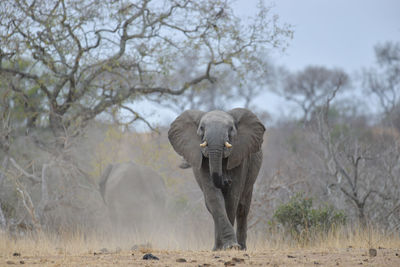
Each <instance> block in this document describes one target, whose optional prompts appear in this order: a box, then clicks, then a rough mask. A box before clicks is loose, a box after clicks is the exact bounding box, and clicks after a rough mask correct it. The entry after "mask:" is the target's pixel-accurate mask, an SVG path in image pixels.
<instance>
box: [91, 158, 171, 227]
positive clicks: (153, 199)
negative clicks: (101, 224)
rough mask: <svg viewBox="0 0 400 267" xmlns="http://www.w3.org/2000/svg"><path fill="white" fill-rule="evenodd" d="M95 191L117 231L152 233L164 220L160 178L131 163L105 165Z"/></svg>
mask: <svg viewBox="0 0 400 267" xmlns="http://www.w3.org/2000/svg"><path fill="white" fill-rule="evenodd" d="M99 189H100V193H101V196H102V198H103V200H104V203H105V204H106V206H107V210H108V215H109V216H110V220H111V223H112V225H113V226H114V227H116V228H117V230H135V231H140V232H142V231H143V230H153V229H149V227H154V226H155V225H158V223H160V220H161V219H162V218H163V217H164V215H163V214H164V208H165V203H166V199H167V195H166V187H165V183H164V180H163V178H162V177H161V176H160V175H159V174H157V173H156V172H155V171H153V170H152V169H150V168H148V167H146V166H143V165H139V164H136V163H134V162H125V163H116V164H109V165H108V166H107V168H106V169H105V171H104V172H103V174H102V176H101V178H100V182H99Z"/></svg>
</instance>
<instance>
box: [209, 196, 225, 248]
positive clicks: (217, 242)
mask: <svg viewBox="0 0 400 267" xmlns="http://www.w3.org/2000/svg"><path fill="white" fill-rule="evenodd" d="M206 207H207V210H208V212H210V214H211V210H210V208H209V207H208V205H207V202H206ZM222 245H223V244H222V239H221V236H220V234H219V231H218V229H217V225H216V224H215V223H214V248H213V250H214V251H215V250H221V249H222Z"/></svg>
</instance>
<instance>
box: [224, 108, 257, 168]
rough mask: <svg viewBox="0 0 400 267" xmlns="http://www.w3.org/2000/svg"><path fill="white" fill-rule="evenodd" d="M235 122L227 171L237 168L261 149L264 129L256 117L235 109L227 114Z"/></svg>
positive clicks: (242, 109)
mask: <svg viewBox="0 0 400 267" xmlns="http://www.w3.org/2000/svg"><path fill="white" fill-rule="evenodd" d="M228 113H229V114H230V115H231V116H232V117H233V119H234V120H235V124H236V129H237V134H236V135H235V136H234V137H233V140H232V143H233V147H232V153H231V155H230V156H229V158H228V165H227V169H228V170H230V169H233V168H235V167H237V166H239V165H240V164H241V163H242V161H243V160H244V159H245V158H246V157H248V156H249V155H250V154H251V153H255V152H257V151H259V150H260V149H261V145H262V142H263V136H264V132H265V127H264V125H263V124H262V123H261V121H260V120H259V119H258V118H257V116H256V115H255V114H254V113H253V112H251V111H250V110H248V109H245V108H235V109H232V110H231V111H229V112H228Z"/></svg>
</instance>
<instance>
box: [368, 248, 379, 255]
mask: <svg viewBox="0 0 400 267" xmlns="http://www.w3.org/2000/svg"><path fill="white" fill-rule="evenodd" d="M377 254H378V252H377V251H376V249H374V248H370V249H369V256H371V257H376V255H377Z"/></svg>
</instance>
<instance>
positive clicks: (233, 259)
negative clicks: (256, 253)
mask: <svg viewBox="0 0 400 267" xmlns="http://www.w3.org/2000/svg"><path fill="white" fill-rule="evenodd" d="M232 262H237V263H244V259H241V258H235V257H233V258H232Z"/></svg>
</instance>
